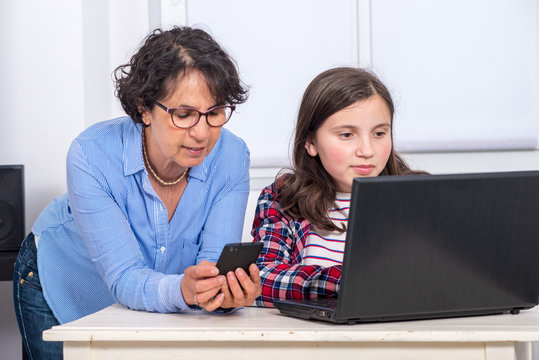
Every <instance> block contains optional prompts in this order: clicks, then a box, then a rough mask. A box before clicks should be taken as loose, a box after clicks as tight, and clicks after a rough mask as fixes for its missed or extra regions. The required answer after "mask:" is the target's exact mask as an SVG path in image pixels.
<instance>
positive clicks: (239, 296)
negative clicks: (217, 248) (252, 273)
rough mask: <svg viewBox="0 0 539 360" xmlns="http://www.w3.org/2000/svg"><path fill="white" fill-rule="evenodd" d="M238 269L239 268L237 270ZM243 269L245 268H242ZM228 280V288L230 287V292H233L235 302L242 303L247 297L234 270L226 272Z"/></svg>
mask: <svg viewBox="0 0 539 360" xmlns="http://www.w3.org/2000/svg"><path fill="white" fill-rule="evenodd" d="M240 270H241V269H240ZM236 271H238V270H236ZM241 271H243V270H241ZM226 282H227V283H228V288H229V289H230V292H231V293H232V297H233V298H234V302H235V303H238V304H242V303H243V300H244V299H245V294H244V293H243V289H242V287H241V286H240V283H239V282H238V279H237V278H236V274H235V273H233V272H232V271H229V272H228V273H227V274H226Z"/></svg>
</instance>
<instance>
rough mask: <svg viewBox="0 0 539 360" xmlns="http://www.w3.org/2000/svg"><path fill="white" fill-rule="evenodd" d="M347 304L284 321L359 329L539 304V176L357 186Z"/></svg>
mask: <svg viewBox="0 0 539 360" xmlns="http://www.w3.org/2000/svg"><path fill="white" fill-rule="evenodd" d="M342 266H343V268H342V277H341V284H340V289H339V296H338V297H337V298H331V299H327V298H321V299H312V300H278V301H275V307H277V308H278V309H279V310H280V312H281V313H282V314H285V315H289V316H294V317H299V318H304V319H316V320H325V321H330V322H334V323H357V322H377V321H396V320H416V319H427V318H442V317H455V316H469V315H483V314H493V313H504V312H512V313H518V312H519V311H520V310H522V309H528V308H531V307H534V306H535V305H537V304H538V299H539V171H525V172H504V173H478V174H453V175H410V176H380V177H375V178H363V179H360V178H357V179H355V180H354V184H353V188H352V201H351V208H350V216H349V220H348V232H347V237H346V246H345V250H344V260H343V265H342Z"/></svg>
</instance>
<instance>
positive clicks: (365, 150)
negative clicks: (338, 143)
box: [356, 139, 374, 158]
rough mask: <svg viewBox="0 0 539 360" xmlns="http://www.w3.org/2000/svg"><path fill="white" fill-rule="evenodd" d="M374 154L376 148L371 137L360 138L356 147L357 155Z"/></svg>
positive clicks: (369, 155) (370, 155) (368, 155)
mask: <svg viewBox="0 0 539 360" xmlns="http://www.w3.org/2000/svg"><path fill="white" fill-rule="evenodd" d="M373 155H374V149H373V146H372V144H371V141H370V139H360V140H359V143H358V146H357V149H356V156H358V157H364V158H370V157H372V156H373Z"/></svg>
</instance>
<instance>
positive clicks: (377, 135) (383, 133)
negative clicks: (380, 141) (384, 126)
mask: <svg viewBox="0 0 539 360" xmlns="http://www.w3.org/2000/svg"><path fill="white" fill-rule="evenodd" d="M385 134H386V132H385V131H377V132H375V133H374V136H375V137H382V136H384V135H385Z"/></svg>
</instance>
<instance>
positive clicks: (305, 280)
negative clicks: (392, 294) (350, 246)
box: [252, 184, 341, 307]
mask: <svg viewBox="0 0 539 360" xmlns="http://www.w3.org/2000/svg"><path fill="white" fill-rule="evenodd" d="M275 196H276V185H275V184H273V185H272V186H269V187H267V188H265V189H264V190H262V193H261V195H260V197H259V198H258V204H257V209H256V214H255V219H254V223H253V230H252V235H253V236H254V241H262V242H263V243H264V247H263V249H262V252H261V254H260V257H259V258H258V260H257V265H258V267H259V269H260V277H261V279H262V295H261V296H260V297H259V298H258V299H257V300H256V302H257V305H259V306H267V307H272V306H273V300H275V299H302V298H316V297H330V296H337V291H338V288H339V283H340V278H341V265H335V266H331V267H322V266H310V265H301V259H302V255H301V251H302V249H303V247H304V246H305V237H306V236H307V233H308V232H309V229H310V224H309V223H308V222H307V221H305V220H303V221H297V220H294V219H291V218H290V217H288V216H286V215H285V214H283V213H282V212H281V210H280V204H279V202H278V201H277V200H275Z"/></svg>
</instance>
